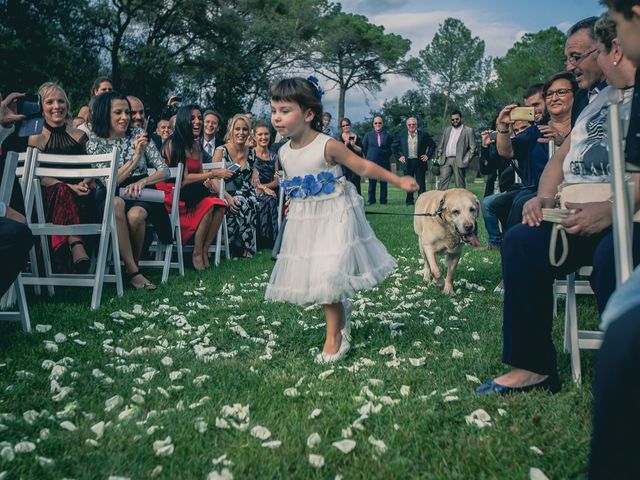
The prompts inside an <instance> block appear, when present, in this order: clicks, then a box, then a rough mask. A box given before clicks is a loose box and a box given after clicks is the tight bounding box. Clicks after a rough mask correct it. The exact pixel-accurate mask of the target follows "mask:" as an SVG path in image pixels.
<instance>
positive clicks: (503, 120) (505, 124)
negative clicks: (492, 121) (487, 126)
mask: <svg viewBox="0 0 640 480" xmlns="http://www.w3.org/2000/svg"><path fill="white" fill-rule="evenodd" d="M517 106H518V105H517V104H515V103H512V104H510V105H507V106H506V107H504V108H503V109H502V110H500V113H499V114H498V119H497V120H496V124H497V125H499V126H501V127H502V128H501V130H504V129H507V128H509V125H511V124H512V123H513V122H512V121H511V116H510V115H511V110H513V109H514V108H516V107H517Z"/></svg>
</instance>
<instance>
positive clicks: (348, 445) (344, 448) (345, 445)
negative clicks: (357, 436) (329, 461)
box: [331, 438, 356, 454]
mask: <svg viewBox="0 0 640 480" xmlns="http://www.w3.org/2000/svg"><path fill="white" fill-rule="evenodd" d="M331 445H333V446H334V447H336V448H337V449H338V450H340V451H341V452H342V453H345V454H346V453H349V452H350V451H351V450H353V449H354V448H356V442H355V440H350V439H348V438H345V439H343V440H339V441H337V442H333V443H332V444H331Z"/></svg>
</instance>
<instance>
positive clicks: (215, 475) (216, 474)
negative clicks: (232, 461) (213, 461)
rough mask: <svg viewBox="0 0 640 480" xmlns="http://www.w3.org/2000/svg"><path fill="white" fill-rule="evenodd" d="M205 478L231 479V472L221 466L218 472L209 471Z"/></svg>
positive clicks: (213, 479) (210, 479)
mask: <svg viewBox="0 0 640 480" xmlns="http://www.w3.org/2000/svg"><path fill="white" fill-rule="evenodd" d="M207 480H233V474H232V473H231V472H230V471H229V469H228V468H223V469H222V470H221V471H220V472H218V471H217V470H214V471H212V472H209V475H207Z"/></svg>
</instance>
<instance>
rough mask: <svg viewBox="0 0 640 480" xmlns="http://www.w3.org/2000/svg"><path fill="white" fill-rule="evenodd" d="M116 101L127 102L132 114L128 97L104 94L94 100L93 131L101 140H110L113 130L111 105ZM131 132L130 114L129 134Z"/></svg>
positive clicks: (118, 94)
mask: <svg viewBox="0 0 640 480" xmlns="http://www.w3.org/2000/svg"><path fill="white" fill-rule="evenodd" d="M114 100H124V101H125V102H127V106H128V107H129V112H131V105H130V104H129V100H127V97H126V96H124V95H122V94H120V93H118V92H115V91H111V92H104V93H101V94H100V95H98V96H96V97H94V98H93V102H92V106H91V130H93V133H95V134H96V135H97V136H98V137H100V138H109V131H110V129H111V104H112V103H113V101H114ZM130 130H131V113H129V128H128V129H127V133H129V131H130Z"/></svg>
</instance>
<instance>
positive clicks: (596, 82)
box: [564, 17, 607, 126]
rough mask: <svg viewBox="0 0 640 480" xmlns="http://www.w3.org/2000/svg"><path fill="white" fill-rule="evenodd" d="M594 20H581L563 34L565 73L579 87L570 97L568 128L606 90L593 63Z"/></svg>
mask: <svg viewBox="0 0 640 480" xmlns="http://www.w3.org/2000/svg"><path fill="white" fill-rule="evenodd" d="M597 20H598V18H597V17H589V18H585V19H583V20H580V21H579V22H577V23H576V24H575V25H573V26H572V27H571V28H570V29H569V31H568V32H567V41H566V43H565V45H564V54H565V62H566V65H567V71H568V72H573V73H574V74H575V76H576V80H577V81H578V86H579V87H580V90H578V91H577V92H576V93H575V95H574V97H573V106H572V108H571V126H573V125H575V123H576V119H577V118H578V115H580V112H582V109H584V107H586V106H587V105H589V103H591V102H592V101H593V100H594V99H595V98H596V96H597V95H598V93H599V92H600V91H602V90H603V89H604V88H605V87H606V86H607V82H606V80H605V78H604V73H603V72H602V69H601V68H600V66H599V65H598V62H597V58H598V53H597V52H598V48H597V47H598V40H597V38H596V35H595V32H594V27H595V24H596V21H597Z"/></svg>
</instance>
